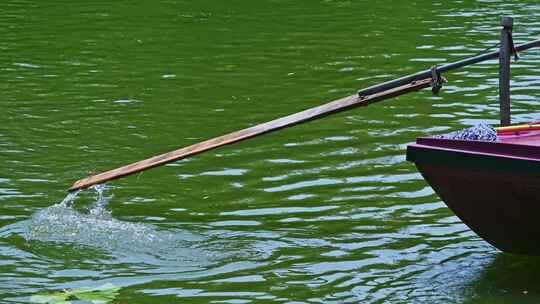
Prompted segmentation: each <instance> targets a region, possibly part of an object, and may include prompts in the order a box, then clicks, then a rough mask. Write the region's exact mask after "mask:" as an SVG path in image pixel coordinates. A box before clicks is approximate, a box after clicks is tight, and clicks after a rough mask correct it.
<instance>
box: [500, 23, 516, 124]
mask: <svg viewBox="0 0 540 304" xmlns="http://www.w3.org/2000/svg"><path fill="white" fill-rule="evenodd" d="M501 25H502V26H503V28H502V30H501V46H500V51H499V54H500V55H499V106H500V111H501V112H500V114H501V126H508V125H509V124H510V55H511V52H512V50H511V49H510V44H511V41H510V39H511V35H512V27H513V25H514V19H513V18H512V17H502V20H501Z"/></svg>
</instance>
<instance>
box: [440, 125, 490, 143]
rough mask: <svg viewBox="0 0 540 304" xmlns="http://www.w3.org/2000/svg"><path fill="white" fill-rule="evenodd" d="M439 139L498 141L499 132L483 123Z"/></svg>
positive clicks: (441, 136)
mask: <svg viewBox="0 0 540 304" xmlns="http://www.w3.org/2000/svg"><path fill="white" fill-rule="evenodd" d="M437 137H438V138H443V139H459V140H483V141H496V140H497V131H496V130H495V129H494V128H493V127H492V126H490V125H488V124H486V123H483V122H482V123H480V124H478V125H476V126H474V127H470V128H467V129H463V130H461V131H456V132H452V133H448V134H443V135H439V136H437Z"/></svg>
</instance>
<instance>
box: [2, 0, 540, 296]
mask: <svg viewBox="0 0 540 304" xmlns="http://www.w3.org/2000/svg"><path fill="white" fill-rule="evenodd" d="M505 14H506V15H512V16H514V17H515V18H516V21H515V23H516V26H515V39H516V41H517V42H518V43H519V42H525V41H529V40H532V39H536V38H537V37H538V36H536V35H537V34H538V33H539V32H540V5H539V4H538V2H537V1H499V0H491V1H487V0H485V1H480V0H479V1H467V0H464V1H427V0H421V1H397V0H394V1H390V0H382V1H364V0H359V1H355V0H348V1H347V0H342V1H338V0H335V1H334V0H312V1H292V0H257V1H246V0H231V1H217V0H198V1H176V0H159V1H158V0H156V1H140V0H139V1H136V0H134V1H126V0H121V1H60V0H47V1H38V0H4V1H2V2H1V3H0V89H1V90H0V92H1V94H0V110H1V116H0V302H1V303H31V301H34V302H36V301H38V300H39V301H41V300H43V297H42V296H43V295H49V294H51V293H53V292H61V293H62V292H63V290H66V292H63V294H64V295H67V296H66V297H71V298H68V300H71V301H72V302H73V303H81V301H82V302H84V301H83V300H81V299H79V300H77V298H76V296H77V295H76V294H75V293H77V292H79V291H80V290H83V291H84V292H83V293H86V294H87V296H88V294H90V297H92V296H93V297H95V298H99V297H101V299H102V301H106V302H108V303H231V304H237V303H539V302H540V260H538V259H535V258H530V257H519V256H512V255H507V254H503V253H501V252H500V251H498V250H497V249H495V248H493V247H491V246H490V245H489V244H487V243H486V242H485V241H483V240H482V239H480V238H479V237H478V236H477V235H475V234H474V233H473V232H471V231H470V230H469V229H468V228H467V227H466V226H465V225H464V224H462V223H461V222H460V220H459V219H458V218H457V217H455V216H454V215H453V213H452V212H451V211H450V210H449V209H447V208H446V206H445V205H444V203H443V202H441V200H440V199H439V198H438V197H437V196H436V195H435V194H434V192H433V191H432V190H431V188H430V187H429V186H428V185H427V184H426V182H425V181H424V180H423V179H422V177H421V175H420V174H419V173H418V172H417V171H416V169H415V167H414V165H413V164H411V163H408V162H406V161H405V157H404V152H405V148H406V145H407V144H409V143H411V142H413V141H414V140H415V138H416V137H418V136H425V135H433V134H440V133H444V132H448V131H453V130H458V129H461V128H464V127H467V126H470V125H474V124H475V123H478V122H480V121H486V122H489V123H493V124H496V123H497V122H498V101H497V94H498V93H497V82H498V74H497V73H498V70H497V61H490V62H485V63H482V64H478V65H476V66H471V67H468V68H465V69H462V70H460V71H457V72H454V73H449V74H448V75H445V76H446V77H447V78H448V80H449V83H448V85H447V86H446V87H445V88H444V90H443V92H442V93H441V95H440V96H439V97H434V96H432V95H431V92H429V90H427V91H424V92H420V93H414V94H409V95H406V96H402V97H400V98H397V99H394V100H392V101H388V102H385V103H380V104H376V105H373V106H370V107H368V108H361V109H356V110H352V111H348V112H345V113H342V114H338V115H334V116H331V117H327V118H325V119H323V120H318V121H315V122H311V123H309V124H304V125H300V126H297V127H295V128H291V129H286V130H282V131H280V132H277V133H273V134H270V135H267V136H264V137H260V138H256V139H253V140H250V141H246V142H243V143H240V144H237V145H234V146H229V147H225V148H221V149H219V150H215V151H212V152H209V153H206V154H204V155H200V156H197V157H195V158H192V159H189V160H185V161H181V162H178V163H175V164H171V165H168V166H166V167H162V168H157V169H154V170H151V171H148V172H145V173H142V174H139V175H135V176H131V177H128V178H125V179H122V180H118V181H115V182H112V183H110V185H109V188H108V189H107V190H106V191H105V193H104V194H103V195H104V196H105V198H101V199H99V198H95V197H94V196H95V193H94V192H93V191H85V192H83V193H81V194H80V195H79V198H78V199H77V201H76V202H75V203H74V205H73V207H67V206H63V205H55V204H57V203H59V202H60V201H62V199H63V198H64V196H65V195H66V189H67V188H68V187H69V186H70V185H71V183H73V182H74V181H75V180H77V179H79V178H82V177H85V176H87V175H88V174H90V173H93V172H100V171H103V170H107V169H112V168H115V167H117V166H120V165H123V164H126V163H129V162H132V161H136V160H139V159H142V158H146V157H149V156H152V155H154V154H158V153H162V152H167V151H169V150H172V149H176V148H179V147H182V146H186V145H189V144H192V143H196V142H198V141H201V140H204V139H208V138H211V137H214V136H218V135H222V134H224V133H227V132H229V131H234V130H237V129H241V128H245V127H249V126H253V125H255V124H257V123H260V122H264V121H267V120H270V119H274V118H277V117H279V116H282V115H286V114H290V113H294V112H296V111H300V110H303V109H306V108H309V107H312V106H316V105H319V104H321V103H323V102H326V101H330V100H333V99H337V98H340V97H343V96H347V95H350V94H353V93H354V92H355V91H356V90H357V89H360V88H362V87H366V86H369V85H373V84H376V83H378V82H381V81H384V80H388V79H391V78H392V77H397V76H401V75H404V74H408V73H412V72H415V71H417V70H420V69H425V68H429V67H430V66H432V65H435V64H442V63H445V62H449V61H454V60H459V59H462V58H465V57H467V56H470V55H474V54H476V53H478V52H481V51H483V50H484V49H486V48H488V47H491V46H493V45H494V44H496V43H497V41H498V39H499V30H500V26H499V22H500V21H499V18H500V16H501V15H505ZM512 73H513V75H512V80H513V83H512V86H513V91H512V94H513V101H512V102H513V103H512V107H513V119H514V121H515V122H528V121H531V120H534V119H539V118H540V115H538V114H537V113H536V112H537V108H538V106H539V105H540V102H539V97H540V90H539V89H540V76H539V74H540V50H531V51H529V52H527V53H523V54H522V58H521V60H520V61H518V62H517V63H515V64H514V65H513V70H512ZM111 196H112V197H111ZM107 200H108V202H107ZM53 205H54V206H53ZM103 286H113V287H112V289H111V290H110V291H100V288H101V289H103V288H102V287H103ZM92 290H95V291H92ZM74 294H75V295H74ZM36 296H39V297H41V298H39V297H36ZM62 297H63V296H60V298H62ZM40 299H41V300H40ZM103 299H105V300H103ZM51 301H52V300H51ZM76 301H79V302H76ZM87 301H89V300H87ZM51 303H53V302H51ZM84 303H88V302H84Z"/></svg>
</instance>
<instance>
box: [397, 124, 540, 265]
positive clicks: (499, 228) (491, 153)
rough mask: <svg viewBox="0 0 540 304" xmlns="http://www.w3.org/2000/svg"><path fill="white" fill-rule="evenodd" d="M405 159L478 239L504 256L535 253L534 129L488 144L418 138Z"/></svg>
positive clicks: (539, 138)
mask: <svg viewBox="0 0 540 304" xmlns="http://www.w3.org/2000/svg"><path fill="white" fill-rule="evenodd" d="M407 160H409V161H412V162H414V163H415V164H416V167H417V168H418V170H419V171H420V173H421V174H422V175H423V177H424V179H425V180H426V181H427V182H428V183H429V184H430V185H431V187H432V188H433V189H434V190H435V192H436V193H437V194H438V195H439V197H440V198H441V199H442V200H443V201H444V202H445V203H446V205H448V207H449V208H450V209H451V210H452V211H453V212H454V213H455V214H456V215H457V216H458V217H459V218H460V219H461V220H462V221H463V222H464V223H465V224H466V225H467V226H469V227H470V228H471V229H472V230H473V231H474V232H476V233H477V234H478V235H479V236H481V237H482V238H483V239H485V240H486V241H488V242H489V243H490V244H492V245H493V246H495V247H497V248H498V249H500V250H502V251H505V252H509V253H516V254H528V255H540V243H539V242H536V240H537V236H538V235H540V131H526V132H516V133H512V134H507V135H499V136H498V137H497V140H496V141H493V142H488V141H471V140H453V139H442V138H418V139H417V140H416V144H411V145H409V146H408V147H407Z"/></svg>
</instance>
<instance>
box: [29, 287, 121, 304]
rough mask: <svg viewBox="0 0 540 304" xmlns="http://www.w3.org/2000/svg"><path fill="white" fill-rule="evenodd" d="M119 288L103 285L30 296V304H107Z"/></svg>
mask: <svg viewBox="0 0 540 304" xmlns="http://www.w3.org/2000/svg"><path fill="white" fill-rule="evenodd" d="M119 290H120V288H118V287H116V286H114V285H113V284H105V285H102V286H99V287H96V288H80V289H73V290H64V291H61V292H53V293H50V294H39V295H35V296H32V297H31V298H30V302H32V303H43V304H69V303H71V301H72V300H73V301H76V300H80V301H87V302H89V303H92V304H107V303H109V302H111V301H112V300H114V299H115V298H116V296H117V295H118V291H119Z"/></svg>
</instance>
